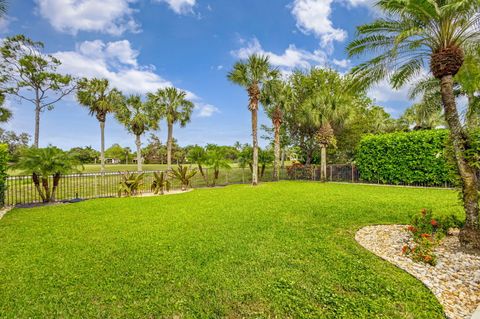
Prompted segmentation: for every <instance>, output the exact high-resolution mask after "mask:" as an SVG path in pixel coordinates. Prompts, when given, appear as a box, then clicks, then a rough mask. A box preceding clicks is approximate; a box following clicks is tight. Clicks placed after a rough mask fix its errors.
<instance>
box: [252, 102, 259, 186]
mask: <svg viewBox="0 0 480 319" xmlns="http://www.w3.org/2000/svg"><path fill="white" fill-rule="evenodd" d="M257 117H258V110H257V108H254V109H252V139H253V141H252V142H253V167H252V185H253V186H256V185H257V184H258V138H257V120H258V119H257Z"/></svg>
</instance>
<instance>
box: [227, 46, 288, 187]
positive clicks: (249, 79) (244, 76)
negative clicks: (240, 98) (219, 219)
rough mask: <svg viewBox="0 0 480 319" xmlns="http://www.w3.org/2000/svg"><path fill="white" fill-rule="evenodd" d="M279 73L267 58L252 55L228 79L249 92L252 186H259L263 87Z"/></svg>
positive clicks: (238, 63) (234, 67) (236, 65)
mask: <svg viewBox="0 0 480 319" xmlns="http://www.w3.org/2000/svg"><path fill="white" fill-rule="evenodd" d="M278 74H279V72H278V71H277V70H274V69H273V68H272V66H271V65H270V62H269V59H268V57H267V56H263V55H256V54H253V55H251V56H250V57H249V58H248V59H247V60H246V61H239V62H237V63H235V65H234V66H233V70H232V71H230V72H229V73H228V76H227V77H228V79H229V80H230V81H231V82H233V83H235V84H238V85H240V86H242V87H243V88H245V89H246V90H247V93H248V98H249V101H248V109H249V110H250V112H251V113H252V141H253V159H252V165H253V168H252V185H257V184H258V136H257V130H258V128H257V126H258V103H259V101H260V95H261V90H262V88H263V85H264V84H265V83H266V82H267V81H269V80H271V79H273V78H277V77H278Z"/></svg>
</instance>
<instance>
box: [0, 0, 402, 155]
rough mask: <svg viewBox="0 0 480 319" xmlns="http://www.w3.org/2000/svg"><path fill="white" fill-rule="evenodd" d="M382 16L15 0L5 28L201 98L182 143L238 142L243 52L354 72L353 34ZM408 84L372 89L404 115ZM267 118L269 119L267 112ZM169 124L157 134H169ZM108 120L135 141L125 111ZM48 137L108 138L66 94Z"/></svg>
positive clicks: (78, 66)
mask: <svg viewBox="0 0 480 319" xmlns="http://www.w3.org/2000/svg"><path fill="white" fill-rule="evenodd" d="M374 17H375V10H374V9H373V8H372V6H371V1H370V0H287V1H281V0H102V1H99V0H22V1H10V7H9V11H8V16H7V18H6V19H4V20H3V21H0V31H1V32H2V36H3V37H5V36H9V35H14V34H18V33H23V34H25V35H27V36H28V37H30V38H32V39H34V40H40V41H43V42H44V43H45V51H46V52H48V53H51V54H53V55H55V56H57V57H58V58H60V60H62V62H63V65H62V68H61V70H62V72H66V73H70V74H73V75H76V76H97V77H106V78H108V79H109V80H110V81H111V83H112V84H113V85H115V86H116V87H118V88H119V89H121V90H122V91H123V92H124V93H126V94H128V93H140V94H144V93H146V92H150V91H155V90H156V89H158V88H160V87H164V86H167V85H174V86H176V87H179V88H181V89H184V90H186V91H188V92H189V96H190V98H191V99H192V100H193V101H194V102H195V104H196V105H197V108H196V110H195V112H194V114H193V117H192V122H191V123H190V124H188V126H187V127H186V128H175V130H174V136H175V137H176V138H177V139H178V141H179V143H180V144H181V145H187V144H206V143H218V144H233V143H234V142H235V141H237V140H238V141H240V142H242V143H245V142H250V114H249V112H248V110H247V96H246V93H245V92H244V90H243V89H242V88H240V87H238V86H235V85H233V84H231V83H229V82H228V81H227V79H226V74H227V72H228V70H229V69H230V68H231V67H232V65H233V63H234V62H235V61H236V60H238V59H239V58H244V57H245V56H247V55H248V54H250V53H263V54H267V55H269V56H270V59H271V61H272V63H273V64H274V65H275V66H276V67H278V68H280V69H281V70H283V71H285V72H288V71H290V70H292V69H293V68H308V67H310V66H315V65H329V66H331V67H334V68H336V69H338V70H339V71H340V72H346V71H348V69H349V68H350V67H351V66H352V65H355V63H357V62H358V61H356V60H349V59H348V58H347V56H346V54H345V45H346V43H348V42H349V41H350V40H351V39H353V37H354V34H355V26H356V25H359V24H363V23H366V22H368V21H371V20H372V19H374ZM406 91H407V89H403V90H400V91H392V90H391V89H390V88H389V86H388V85H387V84H386V83H381V84H379V86H378V87H376V88H373V89H372V90H371V91H370V96H371V97H372V98H374V99H375V100H376V102H377V104H379V105H382V106H384V107H385V108H386V110H387V111H389V112H390V113H391V114H392V115H393V116H398V115H399V114H400V113H401V112H402V110H403V109H404V108H405V107H407V106H409V105H410V104H411V102H409V101H408V100H407V99H406ZM7 103H8V104H7V105H8V106H9V107H11V108H12V109H13V111H14V118H13V120H12V121H11V122H10V123H8V124H7V125H5V127H6V128H7V129H12V130H15V131H17V132H27V133H30V134H32V133H33V124H34V112H33V106H32V105H30V104H28V103H27V102H22V103H20V102H19V101H18V100H15V99H10V100H9V101H8V102H7ZM260 122H261V123H265V124H269V122H268V120H267V119H266V117H265V116H264V115H263V114H262V116H261V117H260ZM162 124H163V125H162V126H161V130H160V131H159V132H155V134H158V135H159V136H160V137H161V139H162V140H163V141H165V134H166V129H165V124H164V123H162ZM106 127H107V130H106V144H107V145H111V144H113V143H120V144H121V145H123V146H130V147H133V145H134V139H133V137H132V136H131V135H129V134H128V133H127V132H126V131H125V130H124V128H123V127H122V126H121V125H119V124H118V123H116V121H115V119H113V118H109V119H108V120H107V124H106ZM144 140H146V138H144ZM40 144H41V145H43V146H45V145H48V144H53V145H57V146H59V147H62V148H70V147H72V146H85V145H92V146H93V147H95V148H98V146H99V127H98V122H97V121H96V119H95V118H93V117H91V116H89V115H88V112H87V111H86V109H84V108H82V107H80V106H79V105H78V104H77V103H76V101H75V99H74V96H72V97H69V98H66V99H65V100H64V101H62V102H60V103H58V104H57V105H56V107H55V109H54V110H53V111H46V112H44V113H42V118H41V126H40Z"/></svg>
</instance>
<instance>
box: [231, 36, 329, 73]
mask: <svg viewBox="0 0 480 319" xmlns="http://www.w3.org/2000/svg"><path fill="white" fill-rule="evenodd" d="M240 43H241V44H245V46H244V47H242V48H240V49H238V50H234V51H232V52H231V54H232V55H233V56H234V57H236V58H239V59H246V58H248V56H249V55H251V54H263V55H266V56H268V57H269V59H270V63H272V64H273V65H275V66H278V67H282V68H287V69H293V68H309V67H310V66H312V65H318V64H324V63H325V62H326V60H327V57H326V54H325V52H323V51H321V50H315V51H313V52H310V51H307V50H302V49H298V48H297V47H296V46H295V45H293V44H290V45H289V46H288V48H287V49H286V50H285V52H284V53H282V54H275V53H273V52H268V51H265V50H264V49H263V48H262V45H261V44H260V42H259V41H258V39H257V38H253V39H252V40H251V41H245V40H244V39H240Z"/></svg>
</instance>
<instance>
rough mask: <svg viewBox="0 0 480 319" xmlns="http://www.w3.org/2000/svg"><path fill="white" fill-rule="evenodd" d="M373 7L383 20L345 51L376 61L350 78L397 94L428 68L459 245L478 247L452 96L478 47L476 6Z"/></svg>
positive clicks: (407, 2) (424, 2) (472, 193)
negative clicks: (450, 160) (461, 216)
mask: <svg viewBox="0 0 480 319" xmlns="http://www.w3.org/2000/svg"><path fill="white" fill-rule="evenodd" d="M376 6H377V8H378V9H380V11H382V13H383V15H384V17H383V18H380V19H377V20H376V21H374V22H372V23H370V24H366V25H363V26H360V27H358V38H357V39H356V40H354V41H353V42H351V43H350V44H349V45H348V52H349V54H350V56H355V55H361V54H364V53H370V54H372V53H373V54H374V55H375V56H374V57H373V58H371V59H370V60H368V61H366V62H364V63H361V64H360V65H358V66H357V67H355V68H354V70H353V74H354V75H355V76H356V79H357V80H358V82H357V83H362V84H363V85H365V84H367V85H368V84H372V83H374V82H377V81H379V80H381V79H383V78H389V80H390V82H391V84H392V85H393V87H395V88H398V87H401V86H402V85H404V84H405V83H407V82H408V81H409V80H411V79H412V78H414V77H416V76H418V75H419V74H420V73H421V71H422V70H423V68H425V67H426V66H427V65H428V66H429V69H430V71H431V73H432V74H433V76H434V77H435V78H437V79H438V80H439V82H440V92H441V95H442V102H443V108H444V115H445V120H446V122H447V124H448V126H449V128H450V132H451V140H452V144H453V150H454V154H455V159H456V163H457V168H458V172H459V173H460V177H461V180H462V193H463V202H464V208H465V212H466V222H465V226H464V228H463V229H462V231H461V234H460V240H461V241H462V243H463V244H464V245H466V246H475V247H480V225H479V204H478V199H479V195H478V181H477V176H476V170H475V168H474V167H473V166H472V165H470V164H469V163H468V161H467V160H466V158H465V152H466V151H467V152H468V149H469V147H470V146H469V142H468V136H467V132H466V130H465V128H464V127H463V126H462V123H461V121H460V117H459V114H458V110H457V106H456V102H455V95H454V90H453V88H454V79H453V77H454V76H455V75H456V74H457V73H458V71H459V70H460V68H461V67H462V64H463V62H464V58H465V52H466V51H470V50H473V49H474V47H475V46H476V47H478V45H479V40H480V32H479V26H480V15H479V9H480V1H478V0H381V1H378V2H377V3H376Z"/></svg>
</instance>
